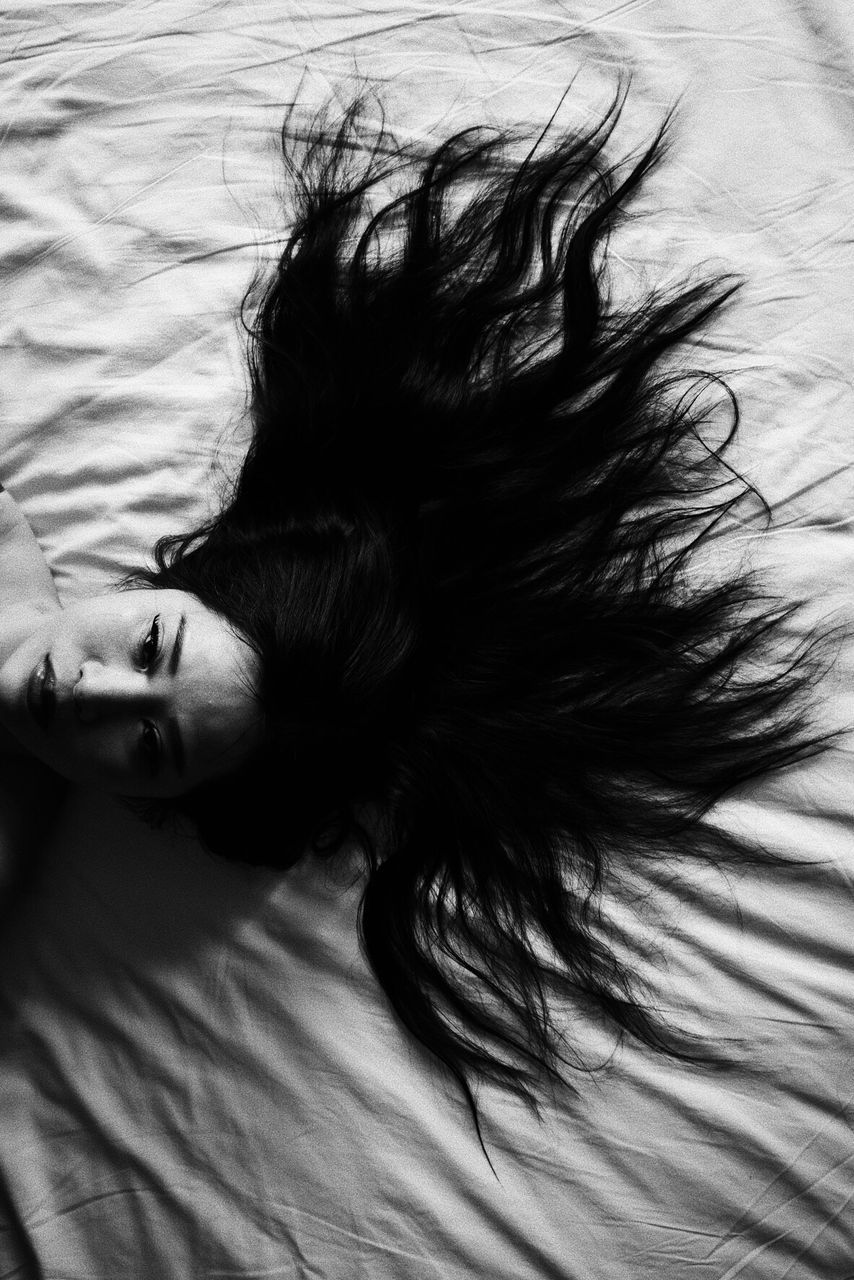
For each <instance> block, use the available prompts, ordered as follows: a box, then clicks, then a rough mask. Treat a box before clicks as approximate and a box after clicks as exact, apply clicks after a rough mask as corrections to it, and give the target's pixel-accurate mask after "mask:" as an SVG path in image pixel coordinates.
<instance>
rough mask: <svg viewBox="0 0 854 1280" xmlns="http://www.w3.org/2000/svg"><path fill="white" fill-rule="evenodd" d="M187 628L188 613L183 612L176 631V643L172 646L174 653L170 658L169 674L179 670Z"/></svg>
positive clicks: (172, 674) (171, 674)
mask: <svg viewBox="0 0 854 1280" xmlns="http://www.w3.org/2000/svg"><path fill="white" fill-rule="evenodd" d="M186 630H187V615H186V613H182V614H181V621H180V622H179V623H178V630H177V631H176V632H175V643H174V644H173V646H172V655H171V657H170V659H169V674H170V676H174V674H175V672H176V671H177V670H178V664H179V662H180V661H181V650H182V649H183V648H184V632H185V631H186Z"/></svg>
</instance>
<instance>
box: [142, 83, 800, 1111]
mask: <svg viewBox="0 0 854 1280" xmlns="http://www.w3.org/2000/svg"><path fill="white" fill-rule="evenodd" d="M621 105H622V95H621V96H620V97H618V98H617V100H615V102H614V104H613V105H612V107H611V109H610V110H609V111H608V112H607V113H606V114H605V115H604V117H603V118H602V120H601V121H600V122H599V123H598V124H597V125H595V127H593V128H591V129H590V130H589V131H587V132H586V133H583V134H578V135H571V136H565V137H560V138H559V139H558V140H556V141H550V140H549V136H548V134H546V135H544V136H543V137H541V138H539V139H538V140H537V142H536V144H535V145H533V146H531V147H530V149H529V150H528V152H527V154H526V155H525V157H524V159H523V160H522V161H521V162H520V163H513V162H512V161H511V160H510V159H508V154H509V152H510V151H511V150H512V147H511V146H510V143H511V142H512V141H513V140H512V139H510V140H508V138H506V137H504V136H502V135H500V134H497V133H493V132H487V131H481V130H467V131H465V132H463V133H461V134H459V135H457V136H456V137H453V138H451V139H450V140H449V141H447V142H445V143H443V144H442V145H441V146H438V147H437V148H436V149H435V150H434V151H433V152H432V153H431V154H429V155H428V154H416V153H415V152H414V151H411V150H408V149H407V148H401V147H399V146H397V145H396V144H395V143H394V141H393V140H392V139H391V137H390V136H389V135H388V133H387V132H386V131H384V130H382V129H380V130H378V131H376V132H375V134H374V136H373V141H372V143H370V144H369V143H368V142H366V140H365V134H366V130H365V129H364V128H363V127H362V125H361V124H360V119H361V116H360V108H359V105H358V104H357V105H356V106H354V107H352V108H351V109H350V110H349V111H348V112H347V113H346V115H345V117H344V119H343V122H342V123H341V125H340V127H338V128H337V129H332V128H329V127H327V126H326V125H324V123H323V122H322V121H321V123H320V124H315V126H314V128H313V129H312V130H311V131H309V132H308V134H306V135H304V136H302V137H301V138H300V137H298V136H297V130H296V128H295V127H294V122H293V119H292V118H291V119H289V120H288V122H286V126H285V130H284V133H283V138H284V143H285V147H284V150H285V158H286V164H287V176H288V180H289V183H290V187H291V189H292V192H293V200H294V212H293V219H292V230H291V232H290V234H289V236H288V239H287V242H286V244H285V246H284V250H283V252H282V255H281V259H280V262H279V264H278V267H277V269H276V270H275V272H274V274H273V275H272V278H271V279H270V280H269V281H268V282H267V283H266V284H265V285H264V287H263V291H262V292H261V294H260V296H259V297H257V298H256V297H255V295H254V294H253V295H250V299H249V302H248V304H247V308H246V314H249V315H250V316H251V318H250V319H249V321H248V328H249V334H250V339H251V342H250V371H251V381H252V416H253V424H254V440H253V444H252V446H251V449H250V452H249V455H248V457H247V460H246V463H245V466H244V469H243V471H242V474H241V477H240V480H239V483H238V484H237V486H236V488H235V491H234V493H233V496H232V498H231V500H230V502H229V505H227V506H226V508H225V509H224V511H223V512H222V514H221V515H220V516H219V517H218V518H217V519H216V520H215V521H214V522H213V523H212V524H211V525H210V526H208V527H207V528H205V529H203V530H200V531H198V532H197V533H196V534H194V535H190V536H188V537H187V538H184V539H172V540H169V541H167V542H165V543H164V544H162V545H161V546H160V548H159V549H158V565H159V569H158V572H156V573H154V574H151V575H149V581H151V582H153V583H157V584H158V585H162V586H177V587H183V588H184V589H187V590H190V591H193V592H194V593H195V594H196V595H198V596H199V597H200V598H201V599H202V600H203V601H204V602H205V603H207V604H209V605H210V606H211V607H213V608H216V609H218V610H219V611H220V612H221V613H223V614H224V615H225V616H226V617H228V618H230V619H231V620H232V622H233V623H234V625H235V626H236V627H237V628H238V629H239V631H240V632H241V633H242V634H244V635H245V636H246V637H247V638H248V639H249V640H250V642H251V643H252V645H253V646H254V647H255V648H256V649H257V651H258V653H259V654H260V656H261V658H262V662H263V670H264V676H263V680H262V687H261V688H260V690H259V697H260V700H261V703H262V705H263V707H264V710H265V713H266V716H267V723H268V743H267V746H266V748H265V750H264V752H262V753H261V755H260V756H259V757H258V758H257V759H255V760H253V761H252V762H250V764H249V765H248V766H247V767H246V769H245V770H244V771H243V772H242V774H241V775H240V776H239V777H238V778H236V779H233V780H231V781H230V782H229V781H228V780H225V781H223V780H218V781H217V782H216V783H215V784H211V785H210V786H208V787H206V788H202V789H200V790H199V791H198V792H197V793H195V795H193V796H190V797H188V798H187V800H186V806H185V807H187V809H188V811H189V812H191V813H192V814H193V816H194V817H195V818H196V820H197V822H198V824H199V827H200V830H201V832H202V835H203V837H205V838H206V839H207V841H208V843H209V844H211V846H212V847H214V848H216V849H218V850H219V851H221V852H223V853H225V854H226V856H230V857H236V858H248V859H250V860H256V861H264V862H269V863H271V864H273V865H281V866H286V865H289V864H290V863H291V862H293V861H294V860H295V858H296V857H297V856H299V854H300V852H301V851H302V850H303V848H304V847H305V846H306V845H308V844H310V843H312V842H314V844H315V846H316V847H322V848H324V849H337V848H340V847H341V844H342V843H343V842H344V841H345V840H347V839H350V838H354V837H355V838H356V839H358V840H359V841H361V843H362V844H363V846H364V848H365V851H366V854H367V858H368V864H369V866H368V874H367V883H366V888H365V891H364V898H363V903H362V915H361V928H362V936H363V942H364V947H365V950H366V953H367V956H368V958H369V960H370V963H371V965H372V966H373V969H374V971H375V973H376V975H377V977H378V979H379V981H380V982H381V984H382V986H383V988H384V989H385V991H386V993H387V995H388V997H389V999H390V1001H391V1003H392V1005H393V1006H394V1009H395V1010H396V1011H397V1013H398V1015H399V1016H400V1018H401V1019H402V1021H403V1022H404V1023H405V1025H406V1026H407V1027H408V1028H409V1030H410V1031H411V1032H412V1033H413V1034H414V1035H415V1036H416V1037H418V1039H419V1040H421V1041H422V1042H423V1043H424V1044H425V1045H427V1046H428V1047H429V1048H430V1049H431V1050H432V1051H433V1052H434V1053H435V1054H436V1055H438V1057H439V1058H440V1059H441V1060H442V1061H443V1062H444V1063H445V1064H446V1065H447V1066H448V1067H449V1068H450V1070H451V1071H452V1072H453V1073H454V1074H455V1075H456V1077H457V1079H458V1080H459V1082H460V1083H461V1085H462V1087H463V1088H464V1090H465V1091H466V1095H467V1097H468V1098H469V1101H470V1102H472V1094H471V1093H470V1086H471V1084H472V1083H473V1082H474V1081H475V1080H477V1079H478V1078H490V1079H492V1080H495V1081H499V1082H503V1083H504V1084H507V1085H509V1086H510V1087H512V1088H515V1089H517V1090H519V1091H521V1092H523V1093H526V1092H527V1093H528V1094H529V1096H531V1097H533V1090H534V1088H535V1085H536V1081H537V1079H538V1078H539V1077H540V1076H541V1075H542V1074H543V1073H544V1072H545V1073H546V1074H549V1073H551V1074H560V1073H561V1071H562V1068H563V1066H564V1065H571V1064H572V1061H573V1057H572V1050H571V1048H569V1047H568V1046H567V1045H566V1044H565V1043H564V1042H563V1040H562V1037H561V1035H560V1034H559V1032H558V1030H557V1029H556V1027H555V1025H553V1020H552V1017H551V1015H550V1012H549V1010H550V1007H551V1002H552V1000H553V999H555V998H557V999H559V1000H563V999H568V1000H570V1001H576V1002H580V1004H582V1005H584V1006H586V1007H587V1008H590V1007H592V1008H594V1009H596V1010H599V1011H600V1012H604V1013H605V1014H606V1015H607V1016H608V1017H609V1018H610V1019H612V1020H613V1022H615V1023H616V1024H617V1025H618V1026H619V1027H620V1028H622V1029H623V1030H626V1031H628V1032H630V1033H631V1034H632V1035H634V1036H636V1037H638V1038H640V1039H641V1040H642V1041H644V1042H646V1043H647V1044H650V1045H654V1046H657V1047H659V1048H663V1049H665V1050H668V1051H670V1052H674V1053H679V1052H681V1050H680V1048H679V1040H678V1037H675V1036H671V1035H669V1033H667V1032H666V1031H664V1030H662V1029H661V1028H659V1026H658V1024H657V1023H656V1021H655V1019H654V1018H653V1017H651V1016H650V1015H649V1014H648V1013H647V1011H646V1010H645V1009H644V1007H643V1006H642V1004H641V1002H640V1001H639V1000H638V999H637V997H636V995H635V993H634V989H633V984H632V980H631V975H630V974H627V973H626V972H625V970H624V968H623V967H622V966H621V963H620V962H619V961H618V959H617V956H616V954H615V953H613V952H612V950H611V949H610V948H609V945H608V943H607V942H606V941H605V940H604V938H603V936H602V934H601V932H600V931H598V930H597V928H596V910H595V903H596V892H597V889H598V888H599V887H600V886H601V884H602V881H603V877H605V875H606V874H607V873H608V872H609V871H610V870H611V869H612V867H614V864H622V865H631V860H632V859H647V858H650V857H656V858H661V857H668V856H672V855H674V854H683V853H687V854H693V855H696V856H702V857H708V858H723V857H730V856H733V855H738V854H743V855H745V856H753V855H755V856H760V855H759V854H756V851H750V850H748V849H747V848H746V847H744V846H741V845H739V844H738V842H737V841H735V840H734V839H731V838H728V837H726V836H724V835H722V834H720V833H719V832H717V831H716V829H715V828H714V826H713V825H711V824H706V823H704V822H702V821H701V820H702V818H703V815H705V814H706V813H707V812H708V810H709V809H710V807H711V806H712V805H713V804H714V803H715V801H716V800H718V799H719V798H720V797H722V796H724V795H725V794H726V793H728V792H729V791H731V790H732V789H733V788H734V787H736V786H738V785H739V784H740V783H743V782H744V781H745V780H747V779H749V778H752V777H754V776H757V775H760V774H762V773H764V772H765V771H767V770H770V769H776V768H778V767H780V766H783V765H785V764H787V763H790V762H791V761H793V760H795V759H797V758H799V757H802V756H804V755H806V754H808V753H809V752H811V751H814V750H816V749H817V746H818V742H819V739H818V738H816V737H814V736H812V737H811V736H810V734H809V732H808V729H807V727H806V721H805V718H804V710H803V708H804V699H803V696H802V695H804V693H805V692H806V690H807V689H808V687H809V683H810V678H811V674H812V670H813V667H812V659H811V656H810V652H809V651H808V650H806V651H795V652H793V651H792V649H791V646H790V648H789V650H788V651H786V649H785V640H784V638H783V637H782V636H781V630H782V628H783V626H784V624H785V622H786V620H787V617H788V614H789V612H790V611H787V610H786V609H785V608H782V607H776V606H774V605H773V604H772V603H769V602H767V601H762V600H761V599H760V598H759V596H758V593H757V592H756V590H755V588H754V586H753V584H752V582H751V580H750V579H749V578H747V577H745V576H737V575H736V576H731V577H728V578H725V579H724V580H723V581H722V580H720V578H718V579H714V578H713V577H712V576H710V575H707V574H701V573H700V572H698V571H697V569H696V566H695V562H694V556H695V553H696V551H697V550H698V548H701V547H702V546H704V545H705V543H706V542H707V541H708V539H709V538H710V536H711V535H712V534H713V532H714V531H715V530H716V528H717V527H718V525H719V524H720V523H721V521H724V520H725V519H726V517H728V516H729V515H730V514H731V513H732V511H733V508H734V507H735V506H736V504H738V503H740V502H741V501H742V500H743V499H745V498H746V499H747V500H748V501H751V502H755V501H756V500H757V498H756V495H755V494H754V493H753V491H752V490H751V489H750V487H749V486H748V485H747V484H745V483H744V482H743V481H742V480H741V479H740V477H739V476H738V474H737V472H736V471H734V470H733V468H732V467H731V466H730V465H729V464H728V462H727V461H725V459H724V454H725V451H726V448H727V446H728V445H729V443H730V441H731V439H732V436H733V434H734V432H735V429H736V425H737V410H736V406H735V401H734V399H733V398H732V396H731V395H730V394H729V393H728V392H727V391H726V388H725V387H724V386H723V384H720V383H718V381H717V379H715V378H713V377H711V376H709V375H704V374H698V373H689V374H686V373H684V372H680V371H679V370H678V368H677V366H676V364H675V362H674V361H673V360H672V359H669V358H668V357H670V356H671V354H675V353H676V352H677V350H678V349H679V347H680V344H682V343H683V341H684V340H685V339H687V338H689V337H690V336H691V335H693V334H696V333H697V332H698V331H699V330H701V329H702V328H703V326H704V325H706V323H707V322H708V321H709V320H711V319H712V318H713V316H714V315H715V313H716V312H717V311H718V309H719V308H720V307H721V305H722V304H723V303H724V302H725V301H726V300H727V298H728V297H729V296H730V294H731V293H732V292H733V288H734V285H733V283H732V282H731V281H728V280H723V281H715V280H712V281H706V282H702V283H697V282H694V283H690V284H687V285H685V286H684V287H682V288H681V289H676V290H669V291H667V290H662V291H655V290H651V291H648V292H646V293H645V294H644V296H643V297H642V298H641V299H640V300H636V301H627V300H625V299H623V300H617V299H614V298H612V297H611V296H610V293H609V290H610V287H611V284H610V281H609V276H608V272H607V254H606V247H607V240H608V236H609V233H610V231H611V230H612V228H613V227H614V225H615V224H616V222H617V220H618V219H619V218H620V217H621V216H622V212H623V210H624V209H625V207H626V206H627V205H628V203H629V202H630V201H631V198H632V196H633V195H634V194H635V193H636V192H637V190H638V188H639V187H640V185H641V183H642V181H643V180H644V178H645V176H646V175H647V174H648V173H649V171H650V169H651V168H652V167H653V165H654V164H655V163H656V161H657V159H658V157H659V155H660V154H661V151H662V146H663V137H664V133H665V129H666V126H665V129H662V130H661V132H660V133H659V135H658V136H657V137H656V138H655V139H654V141H653V142H652V144H651V145H650V146H649V147H648V148H647V149H646V150H645V151H644V152H643V153H642V154H641V155H640V156H639V157H638V158H636V159H635V160H634V161H632V162H629V163H626V164H623V165H618V166H615V167H612V166H611V165H610V164H609V163H608V162H607V161H606V159H605V156H604V149H605V147H606V144H607V143H608V140H609V138H610V136H611V133H612V131H613V128H614V126H615V124H616V121H617V119H618V117H619V114H620V109H621ZM388 184H392V195H391V197H390V198H387V199H386V202H385V203H382V200H381V199H378V196H379V193H380V192H386V194H387V190H386V189H387V187H388ZM256 292H257V291H256ZM708 392H711V393H712V395H711V397H710V396H709V395H708V394H706V393H708ZM721 415H724V416H727V415H728V417H727V421H728V424H729V425H728V426H727V429H726V430H725V431H724V432H723V436H724V437H725V438H723V439H721V438H718V439H717V442H716V443H715V441H714V439H713V438H712V437H714V432H715V428H714V422H715V421H716V420H717V418H718V417H720V416H721ZM717 434H718V437H720V435H721V432H720V430H718V432H717ZM707 437H709V438H707ZM781 646H782V647H781ZM238 802H239V803H238ZM366 803H370V805H371V806H372V808H370V809H368V810H366V809H365V807H364V806H365V805H366ZM366 811H367V812H373V813H375V814H378V815H379V818H378V820H376V821H375V822H373V824H368V823H367V821H366V819H365V813H366ZM271 812H275V814H276V819H275V823H274V829H275V838H274V839H272V840H271V839H270V838H269V837H265V836H264V835H263V829H264V828H265V827H267V826H268V825H270V823H271V820H270V816H269V815H270V813H271ZM235 813H236V814H237V817H236V820H235V819H234V818H233V817H229V814H235ZM253 815H260V816H259V817H258V828H257V829H255V828H254V827H253V825H252V818H253Z"/></svg>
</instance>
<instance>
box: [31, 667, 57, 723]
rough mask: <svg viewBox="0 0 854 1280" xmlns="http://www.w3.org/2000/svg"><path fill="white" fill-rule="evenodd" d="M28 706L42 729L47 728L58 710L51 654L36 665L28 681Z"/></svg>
mask: <svg viewBox="0 0 854 1280" xmlns="http://www.w3.org/2000/svg"><path fill="white" fill-rule="evenodd" d="M27 707H28V708H29V711H30V715H31V716H32V717H33V719H34V720H35V722H36V724H37V725H38V726H39V727H40V728H41V729H47V727H48V725H49V724H50V722H51V720H52V719H53V714H54V712H55V711H56V673H55V671H54V669H53V663H52V662H51V660H50V654H49V653H47V654H45V656H44V657H43V658H42V660H41V662H40V663H39V664H38V666H36V667H34V668H33V670H32V673H31V675H30V678H29V680H28V681H27Z"/></svg>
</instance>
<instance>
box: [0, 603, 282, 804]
mask: <svg viewBox="0 0 854 1280" xmlns="http://www.w3.org/2000/svg"><path fill="white" fill-rule="evenodd" d="M257 676H258V659H257V657H256V656H255V654H254V653H253V652H252V650H251V649H250V648H249V646H248V645H247V644H246V643H245V641H243V640H242V639H240V638H239V637H238V636H236V635H235V634H234V632H233V631H232V630H231V628H230V626H229V624H228V623H227V622H226V621H225V620H224V619H223V618H222V617H220V615H219V614H217V613H214V612H213V611H212V610H210V609H207V608H206V607H205V606H204V605H203V604H200V603H199V601H198V600H196V599H195V597H193V596H190V595H188V594H186V593H185V592H183V591H171V590H169V591H167V590H148V589H144V590H134V591H120V592H113V593H111V594H109V595H104V596H96V597H94V598H92V599H88V600H80V601H77V602H75V603H74V604H72V605H70V606H69V607H68V608H66V609H59V610H57V611H56V612H54V613H50V614H48V615H44V616H42V617H41V618H38V619H36V620H35V621H34V624H33V629H32V630H31V631H30V632H29V633H28V634H27V635H26V636H25V637H24V638H23V640H21V641H20V642H19V643H17V644H16V647H15V648H14V649H13V651H12V652H11V653H10V654H9V655H8V656H7V657H6V659H5V661H4V662H3V665H2V667H0V723H2V724H3V725H4V726H5V727H6V728H7V729H9V731H10V732H11V733H12V734H13V735H14V736H15V737H16V738H17V739H18V740H19V741H20V742H21V744H22V745H23V746H24V747H25V748H26V749H27V750H28V751H30V752H32V754H33V755H35V756H38V757H39V759H41V760H43V761H44V762H45V764H47V765H49V766H50V767H51V768H52V769H54V770H56V772H57V773H60V774H62V775H63V776H64V777H66V778H68V779H70V780H71V781H72V782H78V783H82V784H83V785H84V786H93V787H97V788H99V789H100V790H105V791H110V792H114V793H116V794H120V795H137V796H172V795H178V794H180V793H181V792H183V791H187V790H189V789H190V788H191V787H193V786H196V785H197V784H198V783H200V782H203V781H205V780H207V779H209V778H212V777H215V776H216V775H218V774H221V773H225V772H227V771H228V770H229V769H231V768H234V767H235V766H237V765H238V764H239V763H240V762H241V761H242V760H243V759H244V758H245V756H246V755H247V754H248V753H249V752H250V751H251V750H252V748H253V747H254V746H255V745H256V744H257V742H258V740H259V738H260V733H261V725H262V715H261V711H260V709H259V707H258V704H257V701H256V698H255V696H254V693H253V689H254V688H255V685H256V681H257Z"/></svg>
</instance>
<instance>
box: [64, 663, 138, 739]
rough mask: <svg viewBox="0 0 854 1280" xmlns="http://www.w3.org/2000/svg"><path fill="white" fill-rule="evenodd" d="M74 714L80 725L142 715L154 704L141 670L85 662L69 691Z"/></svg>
mask: <svg viewBox="0 0 854 1280" xmlns="http://www.w3.org/2000/svg"><path fill="white" fill-rule="evenodd" d="M73 698H74V711H75V714H76V716H77V719H78V720H80V721H82V723H83V724H91V723H93V722H94V721H95V720H100V719H104V718H108V717H110V716H115V715H121V714H128V713H130V712H135V713H143V712H145V711H147V710H151V709H152V708H153V707H154V706H155V704H156V702H157V694H156V692H155V691H154V690H153V689H152V687H151V682H150V679H149V677H148V675H147V674H146V672H144V671H133V670H131V669H122V668H120V667H110V666H107V665H104V664H102V663H99V662H85V663H84V664H83V666H82V667H81V668H80V674H79V676H78V677H77V681H76V683H75V685H74V690H73Z"/></svg>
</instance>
